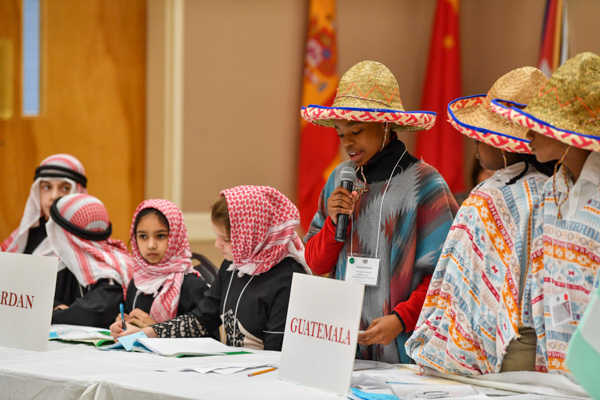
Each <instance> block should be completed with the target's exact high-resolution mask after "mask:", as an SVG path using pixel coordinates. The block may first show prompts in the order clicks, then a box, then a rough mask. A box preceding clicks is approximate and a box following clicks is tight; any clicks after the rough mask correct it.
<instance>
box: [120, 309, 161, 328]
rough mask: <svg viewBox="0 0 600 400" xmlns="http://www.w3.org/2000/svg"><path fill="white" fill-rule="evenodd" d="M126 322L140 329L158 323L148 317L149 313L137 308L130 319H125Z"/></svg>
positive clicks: (131, 313) (130, 314) (130, 315)
mask: <svg viewBox="0 0 600 400" xmlns="http://www.w3.org/2000/svg"><path fill="white" fill-rule="evenodd" d="M125 320H126V321H127V322H129V323H130V324H132V325H135V326H137V327H139V328H145V327H147V326H150V325H154V324H155V323H156V321H154V320H153V319H152V317H151V316H150V315H148V313H146V312H144V311H142V310H140V309H139V308H136V309H135V310H133V311H132V312H130V313H129V318H125Z"/></svg>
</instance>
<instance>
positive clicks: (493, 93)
mask: <svg viewBox="0 0 600 400" xmlns="http://www.w3.org/2000/svg"><path fill="white" fill-rule="evenodd" d="M547 81H548V78H546V75H544V73H543V72H542V71H540V70H539V69H537V68H534V67H523V68H517V69H515V70H512V71H510V72H509V73H507V74H505V75H503V76H502V77H501V78H500V79H498V80H497V81H496V82H495V83H494V85H493V86H492V88H491V89H490V91H489V92H488V93H487V95H485V94H479V95H475V96H468V97H461V98H458V99H456V100H453V101H452V102H450V103H449V104H448V121H449V122H450V123H451V124H452V126H454V128H456V130H458V131H459V132H460V133H462V134H463V135H466V136H469V137H471V138H473V139H475V140H477V141H480V142H483V143H486V144H489V145H490V146H493V147H497V148H499V149H502V150H506V151H510V152H513V153H527V154H529V153H530V151H529V147H528V146H527V143H529V140H527V139H526V138H525V135H526V134H527V130H528V128H526V127H524V126H521V125H517V124H513V123H511V122H509V121H507V120H506V119H505V118H503V117H502V116H500V115H498V114H494V113H493V112H492V111H491V110H490V103H491V101H492V100H493V99H497V98H501V99H507V100H511V101H515V102H518V103H524V104H527V103H529V101H531V99H533V97H535V96H536V95H537V94H538V93H539V91H540V90H541V89H542V88H543V87H544V84H545V83H546V82H547Z"/></svg>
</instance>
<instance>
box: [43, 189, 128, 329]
mask: <svg viewBox="0 0 600 400" xmlns="http://www.w3.org/2000/svg"><path fill="white" fill-rule="evenodd" d="M46 229H47V231H48V239H49V242H50V245H51V246H52V249H53V251H54V253H55V254H56V255H58V257H59V258H60V263H59V272H58V276H57V280H56V291H55V294H54V299H55V300H54V306H55V307H54V312H53V313H52V323H53V324H71V325H87V326H95V327H103V328H108V327H109V325H110V323H111V322H112V321H114V316H115V315H116V314H117V313H118V311H119V303H121V302H122V301H123V298H124V295H125V288H126V287H127V285H128V284H129V281H130V280H131V271H132V270H133V260H132V259H131V257H130V256H129V253H128V252H127V248H126V247H125V245H124V244H123V242H121V241H120V240H115V239H111V238H110V235H111V233H112V226H111V223H110V220H109V219H108V213H107V212H106V208H105V207H104V204H102V202H100V200H98V199H97V198H95V197H93V196H90V195H88V194H80V193H75V194H70V195H67V196H64V197H61V198H60V199H58V200H56V201H55V202H54V203H53V204H52V206H51V207H50V220H49V221H48V224H47V227H46Z"/></svg>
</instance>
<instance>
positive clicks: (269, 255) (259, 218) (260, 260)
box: [221, 186, 309, 276]
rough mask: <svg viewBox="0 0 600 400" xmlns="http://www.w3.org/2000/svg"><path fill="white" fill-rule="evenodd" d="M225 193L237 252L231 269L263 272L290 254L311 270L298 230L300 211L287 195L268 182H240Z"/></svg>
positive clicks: (232, 245) (243, 271) (256, 272)
mask: <svg viewBox="0 0 600 400" xmlns="http://www.w3.org/2000/svg"><path fill="white" fill-rule="evenodd" d="M221 196H225V199H226V200H227V208H228V210H229V222H230V236H231V237H230V240H231V247H232V252H233V263H232V264H231V266H230V267H229V269H228V270H234V269H235V270H238V271H239V275H240V276H241V275H243V274H248V275H259V274H262V273H265V272H267V271H269V270H270V269H271V268H273V266H275V265H277V264H278V263H279V262H280V261H281V260H283V259H284V258H285V257H288V256H290V257H293V258H294V259H296V260H297V261H298V262H299V263H300V264H302V265H303V267H304V269H305V270H306V271H308V270H309V269H308V267H307V266H306V261H305V260H304V245H303V244H302V241H301V240H300V238H299V237H298V234H297V233H296V231H295V229H296V228H297V227H298V225H299V224H300V213H299V211H298V209H297V208H296V206H295V205H294V204H293V203H292V202H291V201H290V200H289V199H288V198H287V197H285V196H284V195H283V194H281V193H280V192H278V191H277V190H276V189H273V188H272V187H268V186H236V187H234V188H231V189H226V190H223V191H222V192H221Z"/></svg>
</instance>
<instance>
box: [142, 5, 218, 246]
mask: <svg viewBox="0 0 600 400" xmlns="http://www.w3.org/2000/svg"><path fill="white" fill-rule="evenodd" d="M184 12H185V0H148V14H147V27H148V30H147V32H148V34H147V35H148V36H147V40H148V58H147V69H148V73H147V82H146V85H147V100H146V101H147V110H148V114H147V116H146V120H147V124H146V126H147V132H146V134H147V147H146V160H147V162H146V175H145V181H146V193H145V197H146V198H165V199H168V200H171V201H172V202H173V203H175V204H177V205H178V206H179V207H181V206H182V199H183V143H184V140H183V135H184V126H183V121H184V107H183V98H184V93H183V90H184V51H185V47H184V44H185V43H184V40H185V37H184V35H185V25H184V19H185V18H184V17H185V15H184ZM184 218H185V224H186V227H187V230H188V239H189V241H190V242H194V241H198V242H204V241H207V242H208V241H213V240H214V239H215V235H214V233H213V232H212V229H211V226H210V213H206V212H190V213H185V212H184Z"/></svg>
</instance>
